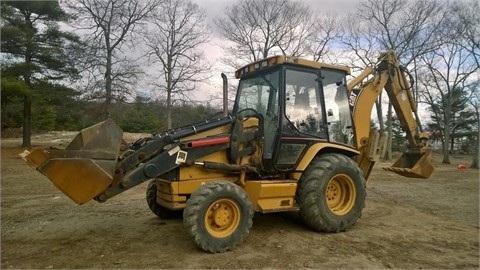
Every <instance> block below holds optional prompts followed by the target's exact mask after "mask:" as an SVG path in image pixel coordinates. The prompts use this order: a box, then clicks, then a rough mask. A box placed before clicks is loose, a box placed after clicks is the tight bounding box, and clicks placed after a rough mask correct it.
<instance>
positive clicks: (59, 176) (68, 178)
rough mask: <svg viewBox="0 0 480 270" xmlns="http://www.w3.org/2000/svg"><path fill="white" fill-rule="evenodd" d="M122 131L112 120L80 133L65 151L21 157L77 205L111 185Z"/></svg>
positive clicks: (41, 151)
mask: <svg viewBox="0 0 480 270" xmlns="http://www.w3.org/2000/svg"><path fill="white" fill-rule="evenodd" d="M122 136H123V131H122V129H121V128H120V127H119V126H118V125H117V124H115V122H114V121H113V120H111V119H109V120H106V121H103V122H101V123H98V124H96V125H93V126H91V127H88V128H85V129H83V130H81V131H80V132H79V133H78V134H77V135H76V136H75V138H74V139H73V140H72V141H71V142H70V143H69V144H68V145H67V147H65V149H44V150H41V149H35V150H33V151H32V152H30V153H29V152H24V153H22V154H20V155H21V156H22V158H23V159H24V160H25V162H26V163H27V164H28V165H30V166H31V167H33V168H35V169H37V170H38V171H40V172H41V173H43V174H44V175H45V176H47V177H48V179H50V181H52V182H53V184H54V185H55V186H56V187H57V188H58V189H60V190H61V191H62V192H63V193H64V194H65V195H67V196H68V197H69V198H70V199H72V200H73V201H75V202H76V203H78V204H83V203H86V202H88V201H89V200H91V199H93V198H94V197H96V196H97V195H99V194H100V193H102V192H103V191H104V190H105V189H107V188H108V187H109V185H110V184H111V183H112V181H113V176H114V173H115V168H116V165H117V158H118V154H119V151H120V145H121V143H122Z"/></svg>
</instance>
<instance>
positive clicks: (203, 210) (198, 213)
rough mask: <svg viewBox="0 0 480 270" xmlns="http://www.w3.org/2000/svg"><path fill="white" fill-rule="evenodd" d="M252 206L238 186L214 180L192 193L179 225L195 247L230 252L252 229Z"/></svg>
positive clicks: (213, 251) (215, 251)
mask: <svg viewBox="0 0 480 270" xmlns="http://www.w3.org/2000/svg"><path fill="white" fill-rule="evenodd" d="M252 219H253V207H252V203H251V201H250V198H249V197H248V195H247V193H246V192H245V191H244V190H243V189H241V188H240V187H239V186H238V185H236V184H234V183H231V182H226V181H215V182H210V183H207V184H205V185H201V186H200V187H199V188H198V189H197V190H196V191H195V192H193V193H192V195H191V196H190V198H189V199H188V201H187V205H186V207H185V210H184V211H183V224H184V226H185V229H186V230H187V233H188V234H189V235H190V236H191V237H192V238H193V242H194V244H195V246H197V247H199V248H201V249H203V250H205V251H208V252H211V253H218V252H225V251H227V250H232V249H233V248H234V247H235V246H237V245H238V244H240V243H241V242H242V241H243V239H244V238H245V237H246V236H247V235H248V233H249V231H250V228H251V227H252Z"/></svg>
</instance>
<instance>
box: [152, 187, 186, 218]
mask: <svg viewBox="0 0 480 270" xmlns="http://www.w3.org/2000/svg"><path fill="white" fill-rule="evenodd" d="M145 197H146V200H147V205H148V208H150V210H151V211H152V213H154V214H155V215H156V216H157V217H159V218H161V219H180V218H182V210H171V209H168V208H165V207H163V206H161V205H160V204H158V203H157V184H156V183H155V180H150V181H149V182H148V186H147V192H146V196H145Z"/></svg>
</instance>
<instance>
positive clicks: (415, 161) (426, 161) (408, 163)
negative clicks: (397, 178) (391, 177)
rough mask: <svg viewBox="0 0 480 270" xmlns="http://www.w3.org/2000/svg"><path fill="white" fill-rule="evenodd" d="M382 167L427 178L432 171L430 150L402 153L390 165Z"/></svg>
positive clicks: (413, 176) (406, 174)
mask: <svg viewBox="0 0 480 270" xmlns="http://www.w3.org/2000/svg"><path fill="white" fill-rule="evenodd" d="M383 169H384V170H386V171H390V172H394V173H396V174H399V175H402V176H405V177H410V178H429V177H430V176H431V175H432V173H433V171H434V167H433V164H432V161H431V150H430V149H427V150H426V151H425V152H423V153H421V154H420V153H419V154H410V153H404V154H403V155H402V156H401V157H400V158H399V159H398V160H397V161H396V162H395V163H394V164H393V165H392V166H391V167H384V168H383Z"/></svg>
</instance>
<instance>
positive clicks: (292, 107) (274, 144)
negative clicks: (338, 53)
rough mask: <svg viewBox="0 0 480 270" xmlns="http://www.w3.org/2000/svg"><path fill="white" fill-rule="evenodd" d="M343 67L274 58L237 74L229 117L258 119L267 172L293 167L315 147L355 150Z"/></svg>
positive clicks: (264, 164) (287, 58)
mask: <svg viewBox="0 0 480 270" xmlns="http://www.w3.org/2000/svg"><path fill="white" fill-rule="evenodd" d="M348 74H350V70H349V69H348V68H347V67H342V66H333V65H327V64H322V63H319V62H314V61H308V60H303V59H298V58H294V57H286V56H273V57H269V58H266V59H264V60H261V61H258V62H255V63H253V64H250V65H247V66H245V67H243V68H241V69H239V70H237V71H236V73H235V76H236V78H239V79H240V82H239V86H238V91H237V97H236V102H235V105H234V108H233V113H234V114H235V113H240V114H242V116H244V117H258V118H259V120H260V125H262V127H261V128H262V130H263V136H264V149H263V150H264V152H263V166H264V168H263V169H264V170H266V171H273V170H289V169H292V168H294V167H295V165H296V164H297V162H298V161H299V159H300V158H301V157H302V156H303V154H304V152H305V151H306V149H308V148H309V146H310V145H312V144H314V143H318V142H322V141H323V142H330V143H338V144H342V145H348V146H350V147H352V148H353V147H354V138H353V134H354V132H353V124H352V117H351V112H350V106H349V102H348V93H347V87H346V75H348Z"/></svg>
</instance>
